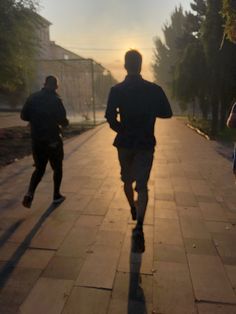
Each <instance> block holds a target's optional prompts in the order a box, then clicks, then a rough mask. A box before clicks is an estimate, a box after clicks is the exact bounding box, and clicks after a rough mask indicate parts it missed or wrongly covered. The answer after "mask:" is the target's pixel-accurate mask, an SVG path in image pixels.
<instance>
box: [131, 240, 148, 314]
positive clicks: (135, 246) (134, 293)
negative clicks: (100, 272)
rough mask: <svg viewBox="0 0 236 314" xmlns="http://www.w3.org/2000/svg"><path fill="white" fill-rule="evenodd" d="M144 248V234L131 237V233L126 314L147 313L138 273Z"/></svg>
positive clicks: (140, 278)
mask: <svg viewBox="0 0 236 314" xmlns="http://www.w3.org/2000/svg"><path fill="white" fill-rule="evenodd" d="M144 250H145V245H144V235H143V236H142V237H133V235H131V250H130V278H129V299H128V311H127V313H128V314H147V308H146V299H145V295H144V291H143V288H142V286H141V284H142V277H141V274H140V269H141V265H142V253H143V252H144Z"/></svg>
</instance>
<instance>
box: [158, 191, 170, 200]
mask: <svg viewBox="0 0 236 314" xmlns="http://www.w3.org/2000/svg"><path fill="white" fill-rule="evenodd" d="M155 199H156V200H158V201H173V200H174V194H173V193H162V192H156V193H155Z"/></svg>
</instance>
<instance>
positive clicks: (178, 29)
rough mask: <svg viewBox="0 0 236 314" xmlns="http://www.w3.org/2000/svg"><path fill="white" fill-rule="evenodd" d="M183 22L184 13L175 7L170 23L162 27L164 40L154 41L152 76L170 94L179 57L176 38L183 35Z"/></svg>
mask: <svg viewBox="0 0 236 314" xmlns="http://www.w3.org/2000/svg"><path fill="white" fill-rule="evenodd" d="M184 23H185V15H184V13H183V9H182V7H181V6H180V7H178V8H175V10H174V12H173V13H172V15H171V18H170V23H169V24H165V25H164V27H163V33H164V38H165V42H164V43H163V42H162V41H161V39H160V38H159V37H157V38H156V39H155V41H154V44H155V50H154V63H153V65H152V67H153V72H154V77H155V80H156V82H158V83H160V84H161V85H163V87H164V88H165V89H167V93H168V94H171V88H172V81H173V75H174V68H175V65H176V63H177V60H178V59H179V57H180V49H179V47H178V38H181V37H182V36H183V32H184Z"/></svg>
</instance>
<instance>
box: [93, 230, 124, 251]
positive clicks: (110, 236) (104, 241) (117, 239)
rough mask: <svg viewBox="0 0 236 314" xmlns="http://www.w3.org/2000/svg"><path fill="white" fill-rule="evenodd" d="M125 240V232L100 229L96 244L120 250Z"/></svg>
mask: <svg viewBox="0 0 236 314" xmlns="http://www.w3.org/2000/svg"><path fill="white" fill-rule="evenodd" d="M123 240H124V234H123V233H121V232H119V231H109V230H99V231H98V233H97V238H96V244H98V245H105V246H110V247H113V248H117V250H119V249H120V248H121V246H122V243H123Z"/></svg>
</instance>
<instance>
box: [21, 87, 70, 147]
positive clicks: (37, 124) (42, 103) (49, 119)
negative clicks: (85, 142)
mask: <svg viewBox="0 0 236 314" xmlns="http://www.w3.org/2000/svg"><path fill="white" fill-rule="evenodd" d="M21 119H22V120H25V121H29V122H30V127H31V136H32V139H33V140H39V141H45V142H48V143H52V142H55V141H58V140H59V139H60V134H61V130H60V126H66V125H68V120H67V118H66V111H65V108H64V106H63V104H62V101H61V99H60V97H59V96H58V95H57V93H56V92H54V91H50V90H47V89H45V88H43V89H42V90H41V91H39V92H36V93H34V94H32V95H31V96H29V98H28V99H27V100H26V103H25V105H24V106H23V108H22V111H21Z"/></svg>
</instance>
